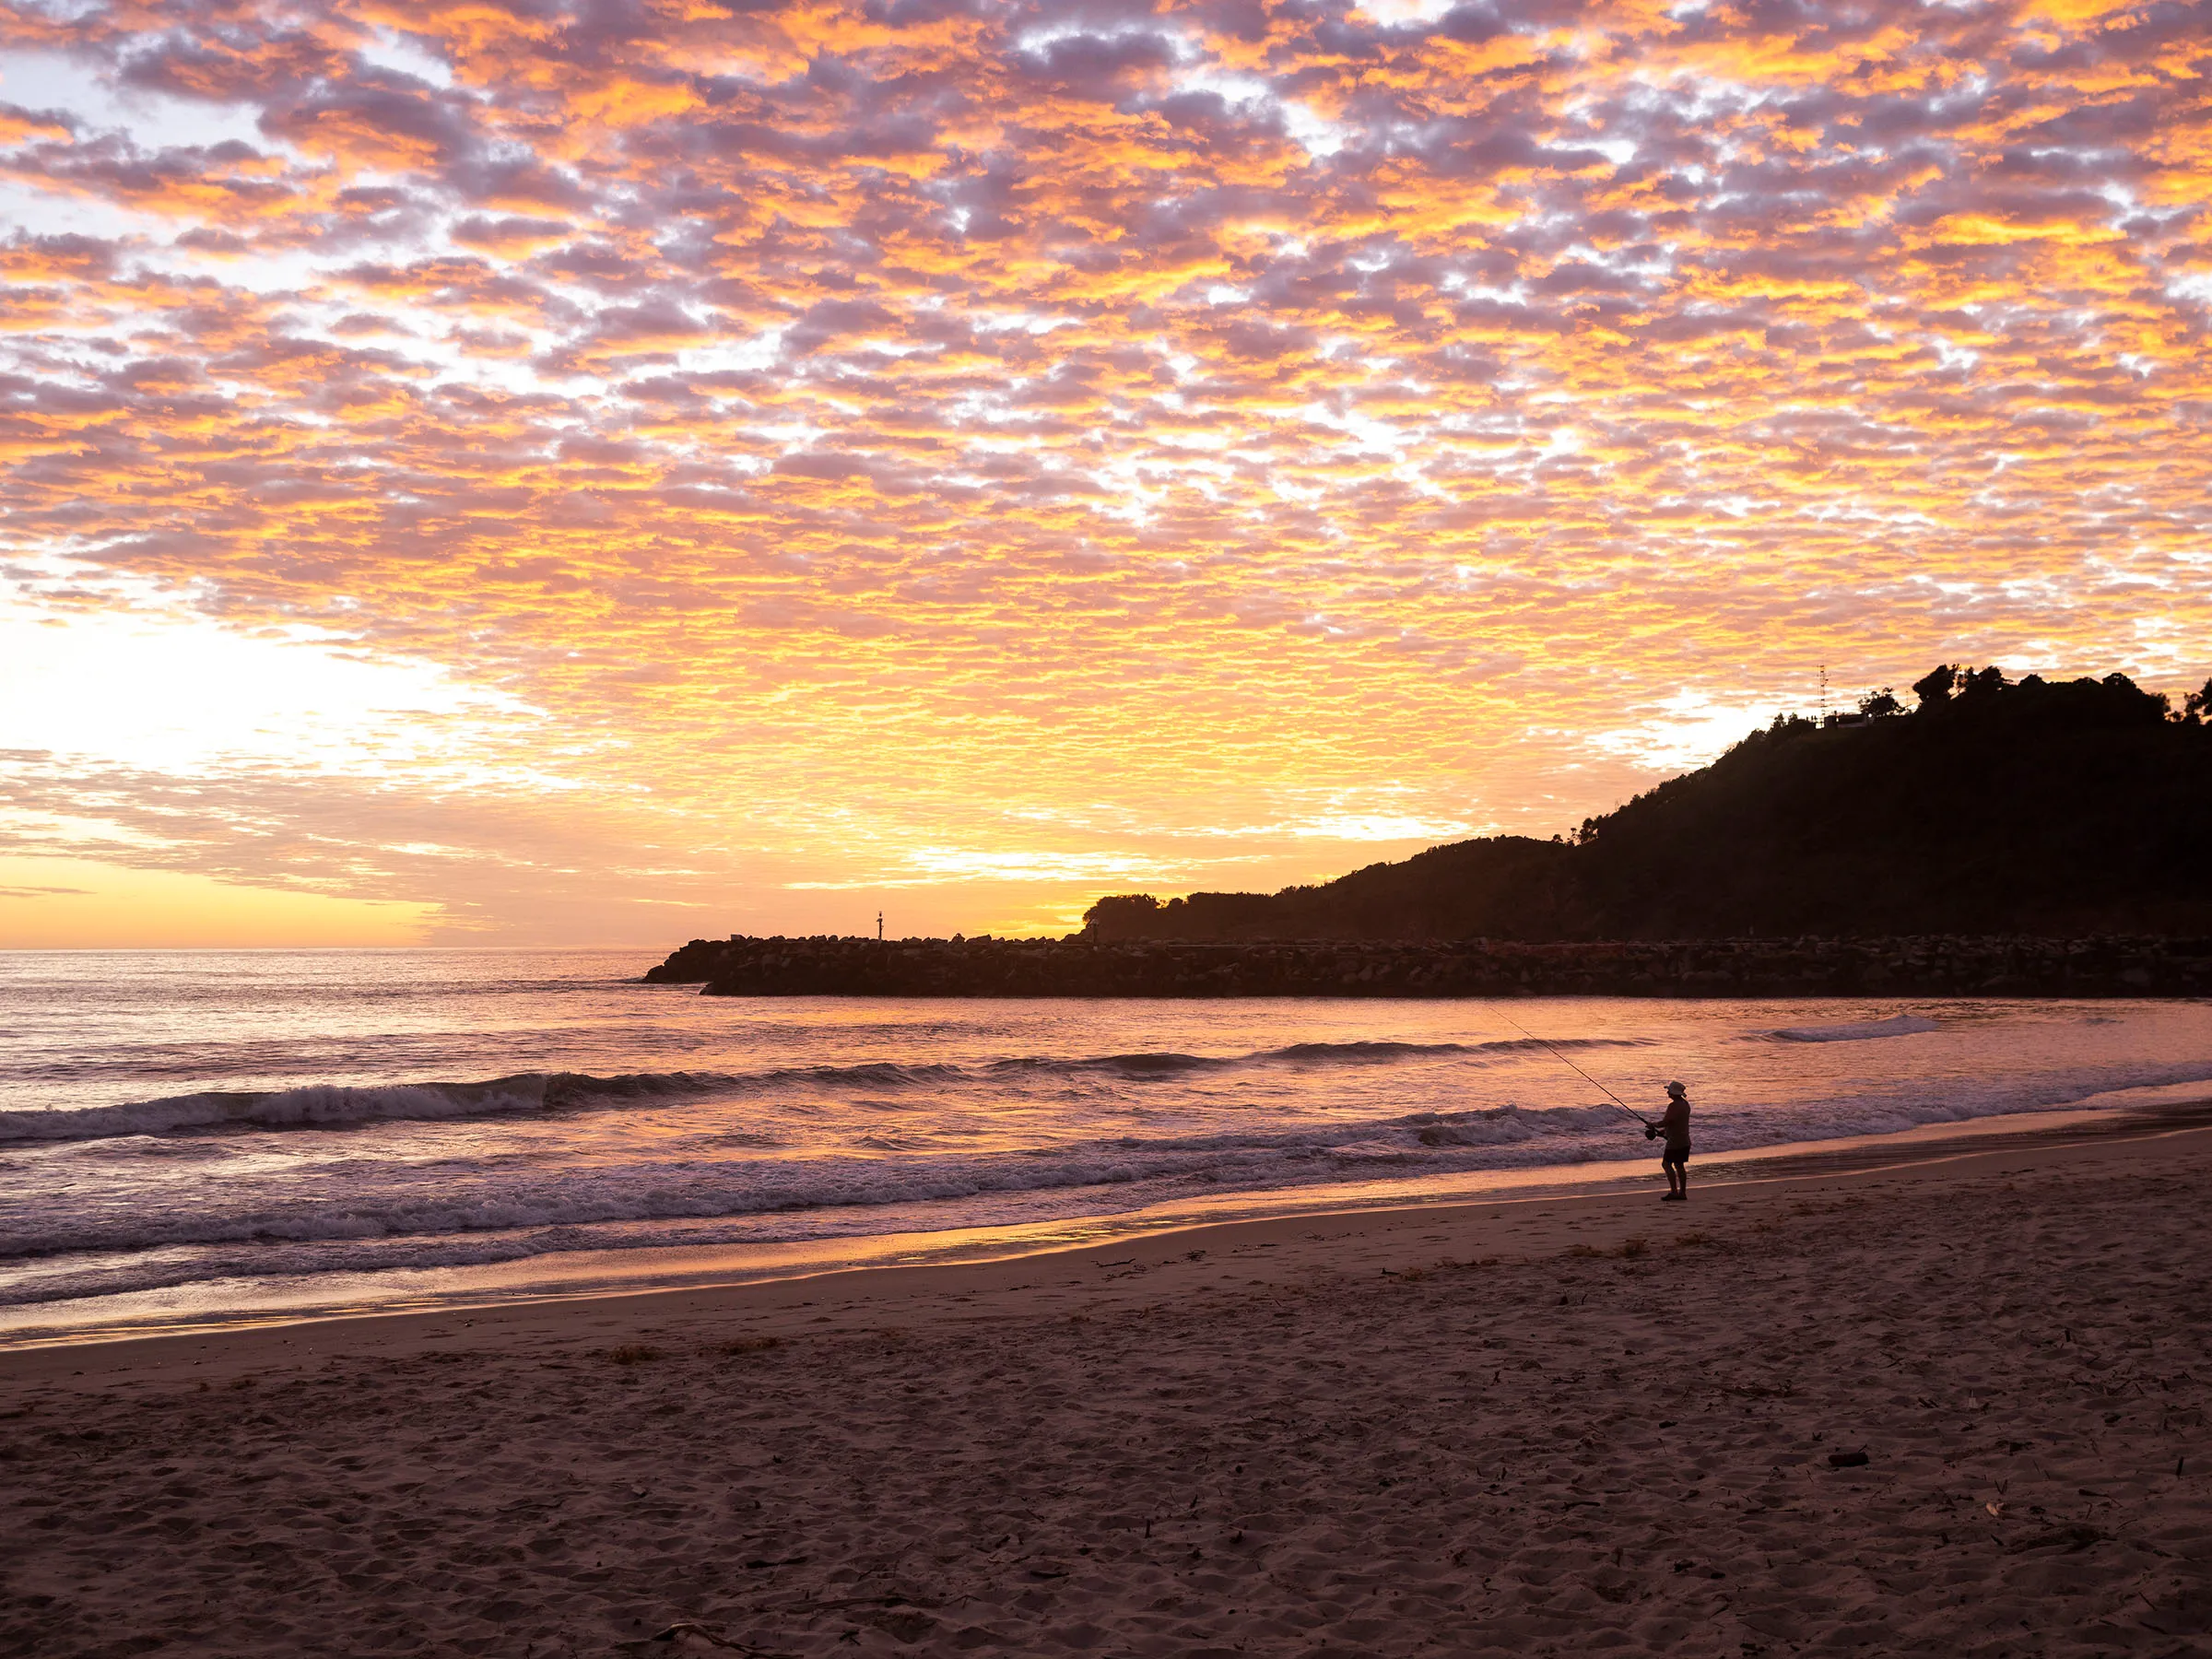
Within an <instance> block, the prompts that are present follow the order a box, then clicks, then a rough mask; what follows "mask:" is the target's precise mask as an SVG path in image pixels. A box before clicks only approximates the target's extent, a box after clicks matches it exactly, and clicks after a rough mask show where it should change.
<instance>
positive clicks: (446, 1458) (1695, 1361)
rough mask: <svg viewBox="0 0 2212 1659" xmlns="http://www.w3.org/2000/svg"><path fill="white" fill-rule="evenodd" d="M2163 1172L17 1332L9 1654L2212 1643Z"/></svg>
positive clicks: (1915, 1165) (1924, 1167)
mask: <svg viewBox="0 0 2212 1659" xmlns="http://www.w3.org/2000/svg"><path fill="white" fill-rule="evenodd" d="M1779 1167H1780V1166H1778V1168H1779ZM2208 1189H2212V1131H2206V1130H2205V1129H2202V1128H2185V1129H2169V1130H2166V1131H2164V1132H2161V1133H2155V1134H2153V1133H2140V1134H2136V1135H2103V1136H2090V1137H2088V1138H2078V1137H2068V1136H2065V1135H2055V1134H2054V1135H2048V1136H2045V1137H2042V1138H2041V1139H2032V1138H2031V1139H2030V1140H2027V1141H2023V1142H2019V1143H2016V1144H2007V1145H2005V1146H2001V1147H1971V1146H1967V1145H1964V1144H1962V1145H1961V1147H1959V1148H1958V1149H1957V1150H1956V1151H1955V1152H1954V1153H1952V1154H1950V1155H1947V1156H1934V1155H1926V1154H1924V1155H1922V1158H1921V1160H1920V1161H1916V1162H1911V1163H1903V1164H1899V1165H1895V1166H1891V1167H1881V1166H1878V1165H1877V1166H1874V1167H1863V1168H1855V1169H1818V1168H1816V1169H1809V1170H1796V1171H1789V1172H1786V1173H1783V1174H1779V1175H1778V1176H1777V1177H1776V1178H1773V1179H1768V1180H1748V1181H1739V1182H1730V1183H1715V1184H1711V1185H1701V1186H1699V1187H1698V1188H1696V1189H1695V1193H1694V1196H1693V1198H1692V1200H1691V1202H1690V1203H1689V1204H1688V1205H1667V1204H1660V1203H1657V1202H1655V1201H1654V1199H1653V1194H1651V1193H1650V1192H1641V1191H1640V1192H1636V1193H1634V1194H1626V1195H1624V1194H1618V1193H1613V1194H1599V1195H1594V1196H1580V1197H1575V1196H1569V1197H1560V1196H1549V1197H1539V1198H1532V1199H1528V1200H1524V1201H1519V1202H1512V1201H1502V1200H1501V1201H1498V1202H1482V1203H1475V1204H1467V1205H1460V1206H1426V1207H1420V1208H1407V1209H1397V1210H1376V1211H1370V1212H1363V1213H1353V1214H1333V1215H1328V1216H1325V1217H1306V1218H1296V1217H1294V1218H1283V1219H1276V1220H1268V1221H1255V1222H1243V1223H1238V1224H1233V1225H1226V1226H1220V1227H1214V1228H1200V1229H1194V1230H1189V1231H1185V1232H1180V1233H1175V1234H1168V1235H1159V1236H1153V1237H1148V1238H1145V1239H1141V1240H1136V1241H1131V1242H1129V1243H1127V1244H1124V1245H1122V1246H1119V1247H1115V1248H1112V1249H1111V1250H1088V1251H1081V1252H1075V1253H1060V1254H1054V1255H1042V1256H1032V1257H1026V1258H1018V1259H1015V1260H1010V1261H998V1262H991V1263H983V1264H978V1265H968V1266H938V1267H929V1268H920V1269H896V1268H885V1269H876V1270H870V1271H865V1272H857V1273H845V1274H834V1275H826V1276H820V1277H811V1278H804V1279H794V1280H787V1281H780V1282H773V1283H767V1284H754V1285H745V1286H732V1287H727V1288H711V1289H688V1290H680V1291H665V1292H660V1293H655V1294H643V1295H633V1296H618V1297H602V1298H590V1299H573V1300H548V1301H543V1302H535V1303H522V1304H512V1305H507V1306H501V1307H497V1308H485V1309H477V1310H473V1311H472V1310H447V1311H441V1312H427V1313H418V1314H399V1315H389V1316H383V1317H378V1318H359V1319H349V1320H335V1321H323V1322H312V1323H295V1324H270V1325H267V1326H264V1327H261V1328H256V1329H245V1330H234V1331H227V1332H221V1333H209V1334H201V1335H173V1336H166V1337H159V1338H148V1339H143V1340H138V1341H133V1342H110V1343H104V1344H96V1345H76V1346H55V1347H34V1348H23V1349H18V1350H16V1351H13V1352H9V1353H6V1354H4V1355H0V1458H4V1459H5V1460H6V1471H7V1475H6V1482H5V1486H6V1497H5V1498H4V1499H0V1505H5V1513H6V1520H5V1529H6V1537H7V1539H8V1546H9V1547H8V1549H7V1551H6V1566H5V1578H4V1581H0V1583H4V1586H5V1598H4V1600H0V1652H4V1653H24V1654H29V1653H38V1654H41V1655H47V1654H94V1653H180V1654H182V1653H206V1654H226V1655H256V1654H272V1655H274V1654H292V1653H385V1652H391V1653H398V1652H426V1653H500V1654H516V1655H533V1656H535V1655H564V1654H571V1653H573V1654H597V1653H618V1652H638V1653H686V1652H695V1653H730V1652H735V1653H756V1654H759V1653H793V1654H799V1653H809V1654H810V1653H848V1652H860V1653H931V1652H945V1653H957V1652H966V1651H976V1650H981V1651H985V1652H1007V1653H1063V1652H1066V1653H1100V1654H1119V1653H1133V1654H1155V1653H1158V1654H1170V1653H1176V1654H1182V1653H1237V1652H1242V1653H1283V1654H1322V1653H1347V1654H1349V1653H1418V1652H1451V1653H1485V1652H1499V1653H1507V1652H1511V1653H1549V1652H1558V1653H1582V1652H1585V1651H1590V1650H1594V1649H1605V1648H1615V1649H1619V1650H1623V1651H1628V1652H1644V1651H1665V1652H1669V1653H1716V1654H1718V1653H1725V1654H1729V1655H1742V1654H1759V1653H1800V1652H1816V1651H1828V1650H1837V1649H1857V1650H1860V1651H1865V1652H1870V1653H1947V1654H1949V1653H1975V1654H1983V1653H1986V1654H1992V1655H1994V1654H2004V1653H2020V1654H2026V1653H2038V1654H2042V1653H2085V1654H2086V1653H2150V1654H2181V1653H2202V1652H2204V1651H2206V1644H2207V1643H2208V1642H2212V1596H2208V1595H2207V1588H2206V1587H2207V1584H2208V1583H2212V1444H2208V1443H2207V1441H2208V1439H2212V1437H2208V1436H2207V1433H2206V1416H2205V1413H2206V1404H2207V1395H2208V1394H2212V1351H2208V1350H2212V1326H2208V1325H2207V1322H2206V1320H2205V1318H2204V1309H2203V1292H2204V1286H2205V1285H2206V1283H2207V1282H2208V1281H2212V1244H2207V1241H2206V1233H2205V1229H2204V1225H2203V1217H2204V1215H2205V1209H2206V1206H2205V1201H2206V1194H2207V1190H2208ZM1862 1456H1863V1460H1864V1461H1861V1458H1862ZM626 1644H635V1645H626Z"/></svg>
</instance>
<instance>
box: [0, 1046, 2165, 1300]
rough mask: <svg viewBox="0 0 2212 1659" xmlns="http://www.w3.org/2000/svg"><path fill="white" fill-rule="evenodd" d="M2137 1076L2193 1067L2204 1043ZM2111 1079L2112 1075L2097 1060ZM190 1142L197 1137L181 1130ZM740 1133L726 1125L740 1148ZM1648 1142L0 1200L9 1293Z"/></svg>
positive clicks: (1566, 1120)
mask: <svg viewBox="0 0 2212 1659" xmlns="http://www.w3.org/2000/svg"><path fill="white" fill-rule="evenodd" d="M2153 1069H2154V1070H2155V1071H2156V1072H2157V1073H2158V1074H2159V1075H2158V1076H2156V1077H2153V1076H2150V1075H2148V1074H2146V1075H2144V1076H2141V1077H2131V1078H2127V1079H2124V1081H2126V1082H2127V1083H2128V1084H2129V1085H2130V1086H2131V1087H2141V1086H2145V1085H2147V1084H2165V1085H2168V1086H2171V1087H2182V1086H2186V1085H2194V1084H2196V1083H2199V1082H2203V1081H2205V1080H2206V1079H2205V1078H2204V1068H2203V1065H2202V1064H2201V1063H2198V1064H2196V1065H2189V1066H2162V1067H2158V1068H2153ZM2122 1080H2123V1079H2114V1078H2107V1079H2104V1081H2107V1082H2118V1081H2122ZM2081 1098H2082V1097H2081V1093H2080V1090H2079V1088H2069V1087H2065V1086H2061V1085H2053V1087H2052V1088H2049V1089H2047V1090H2037V1091H2034V1092H2032V1093H2030V1095H2027V1096H2022V1095H2020V1094H2018V1093H2017V1092H2015V1091H2012V1090H2000V1091H1990V1092H1985V1093H1983V1095H1981V1096H1979V1097H1972V1096H1970V1097H1968V1098H1960V1097H1959V1095H1957V1094H1956V1093H1955V1092H1954V1091H1953V1090H1951V1089H1948V1088H1946V1089H1942V1090H1937V1091H1933V1092H1928V1093H1918V1094H1915V1095H1912V1096H1911V1097H1902V1098H1900V1097H1891V1098H1888V1099H1877V1098H1870V1097H1867V1096H1864V1095H1859V1096H1853V1097H1849V1098H1840V1099H1835V1100H1819V1101H1798V1102H1794V1103H1793V1107H1792V1109H1790V1110H1787V1111H1777V1110H1774V1109H1773V1108H1771V1107H1767V1106H1759V1105H1752V1104H1745V1105H1738V1106H1735V1107H1732V1108H1728V1109H1724V1110H1721V1111H1717V1112H1716V1111H1712V1110H1711V1109H1708V1111H1707V1112H1705V1114H1704V1115H1703V1117H1702V1119H1701V1121H1700V1125H1699V1142H1700V1149H1701V1150H1703V1151H1706V1152H1715V1151H1724V1150H1729V1149H1734V1148H1748V1147H1761V1146H1771V1145H1776V1144H1781V1143H1787V1142H1794V1141H1806V1140H1826V1139H1834V1138H1841V1137H1844V1136H1851V1135H1874V1134H1882V1133H1886V1132H1889V1131H1894V1130H1899V1129H1906V1128H1911V1127H1913V1126H1915V1125H1919V1124H1932V1123H1939V1122H1959V1121H1963V1120H1966V1119H1971V1118H1973V1117H1977V1116H1982V1115H1984V1114H1986V1113H1989V1112H2022V1111H2029V1112H2032V1111H2039V1110H2045V1111H2047V1110H2054V1109H2063V1108H2065V1107H2066V1106H2070V1105H2074V1104H2077V1103H2078V1102H2079V1101H2080V1100H2081ZM175 1144H178V1145H189V1144H190V1143H189V1142H181V1143H175ZM733 1150H735V1148H733ZM1650 1157H1651V1149H1650V1147H1648V1146H1647V1145H1646V1144H1645V1142H1644V1139H1643V1137H1642V1136H1641V1135H1639V1134H1637V1133H1635V1131H1634V1127H1633V1125H1630V1124H1625V1123H1624V1122H1623V1121H1622V1120H1621V1118H1620V1115H1619V1113H1618V1110H1617V1109H1615V1108H1613V1107H1611V1106H1609V1105H1589V1106H1568V1107H1552V1108H1542V1109H1532V1108H1520V1107H1515V1106H1510V1105H1509V1106H1500V1107H1496V1108H1491V1109H1485V1110H1474V1111H1465V1112H1412V1113H1407V1114H1404V1115H1399V1116H1393V1117H1386V1118H1379V1119H1378V1118H1368V1119H1347V1120H1339V1121H1335V1122H1330V1123H1324V1124H1312V1123H1309V1124H1305V1125H1303V1126H1298V1127H1289V1126H1286V1127H1283V1128H1279V1129H1266V1128H1259V1127H1253V1128H1247V1129H1242V1130H1235V1131H1223V1132H1220V1133H1216V1134H1206V1135H1161V1136H1157V1137H1149V1138H1147V1137H1137V1136H1128V1137H1123V1138H1118V1139H1112V1140H1087V1141H1080V1142H1072V1143H1064V1144H1061V1145H1058V1146H1041V1147H1029V1148H1026V1149H1020V1150H1005V1151H994V1152H988V1153H960V1152H944V1151H935V1152H927V1153H923V1154H920V1155H914V1156H907V1157H898V1156H892V1157H885V1156H882V1155H880V1154H877V1155H876V1156H855V1155H853V1152H851V1151H847V1152H843V1153H834V1154H829V1155H824V1156H817V1157H812V1158H790V1157H768V1158H763V1157H752V1158H747V1157H744V1156H733V1157H729V1158H726V1159H714V1158H701V1157H691V1158H687V1159H666V1158H663V1159H652V1160H649V1161H641V1162H633V1163H626V1164H618V1165H606V1164H583V1165H576V1166H566V1167H541V1166H537V1165H535V1164H532V1163H530V1162H528V1161H527V1160H512V1159H490V1160H487V1161H485V1162H481V1163H477V1164H473V1165H472V1164H470V1163H467V1162H465V1161H462V1160H458V1159H454V1160H441V1161H439V1162H435V1163H423V1164H417V1163H397V1162H394V1163H379V1162H374V1161H371V1160H366V1159H363V1160H348V1161H347V1162H345V1163H343V1164H339V1165H334V1166H330V1170H331V1172H332V1173H333V1174H334V1175H337V1174H340V1173H341V1172H342V1179H341V1180H337V1181H332V1182H317V1183H314V1184H313V1186H312V1190H310V1189H308V1188H304V1187H302V1186H301V1185H300V1184H299V1183H298V1180H297V1176H296V1174H294V1173H292V1172H290V1171H285V1172H279V1173H269V1172H267V1171H265V1170H264V1171H248V1172H246V1173H243V1174H236V1173H231V1172H229V1171H216V1172H211V1173H210V1174H209V1175H208V1176H207V1177H206V1179H204V1180H196V1181H189V1182H162V1183H155V1184H151V1185H144V1186H138V1187H135V1188H134V1189H133V1190H132V1192H131V1197H130V1202H128V1203H118V1202H115V1201H114V1198H115V1194H114V1193H113V1192H102V1191H100V1190H98V1187H97V1182H95V1183H94V1184H93V1185H92V1186H90V1187H87V1188H85V1189H84V1190H76V1189H71V1190H66V1191H57V1192H54V1193H53V1194H50V1196H49V1198H48V1200H47V1202H45V1203H42V1204H41V1206H36V1207H35V1208H34V1206H29V1205H19V1206H7V1207H5V1208H0V1262H4V1263H5V1271H4V1272H0V1305H20V1304H28V1303H36V1302H45V1301H54V1300H70V1299H76V1298H82V1297H90V1296H100V1295H108V1294H113V1293H116V1292H120V1291H125V1290H134V1289H151V1288H160V1287H162V1286H169V1285H180V1284H189V1283H201V1282H205V1281H207V1280H210V1279H221V1278H247V1279H251V1278H256V1277H271V1276H297V1275H312V1274H325V1273H371V1272H379V1271H383V1270H387V1269H400V1268H435V1267H441V1266H459V1265H470V1264H481V1263H491V1262H500V1261H509V1260H515V1259H519V1258H523V1257H529V1256H540V1255H548V1254H555V1253H573V1252H598V1251H610V1250H626V1249H643V1248H652V1249H669V1248H674V1247H678V1246H685V1245H712V1244H730V1243H776V1242H790V1241H803V1240H818V1239H828V1238H836V1237H848V1236H853V1235H860V1234H877V1233H883V1232H901V1231H923V1232H928V1231H935V1230H944V1229H947V1228H975V1227H990V1226H996V1225H1006V1224H1013V1223H1018V1222H1022V1221H1029V1220H1039V1219H1060V1218H1077V1217H1084V1216H1097V1215H1107V1214H1114V1213H1120V1212H1125V1211H1129V1210H1134V1209H1138V1208H1142V1207H1144V1206H1147V1205H1150V1204H1155V1203H1159V1202H1163V1201H1166V1200H1171V1199H1177V1198H1187V1197H1189V1196H1191V1195H1193V1194H1198V1193H1206V1194H1235V1193H1264V1192H1267V1191H1272V1190H1277V1189H1282V1188H1288V1187H1323V1186H1328V1185H1333V1184H1339V1183H1344V1182H1363V1181H1374V1180H1376V1179H1379V1178H1383V1177H1391V1178H1406V1177H1415V1178H1429V1177H1437V1176H1451V1175H1454V1174H1458V1173H1462V1172H1468V1171H1483V1170H1507V1169H1544V1168H1549V1169H1557V1170H1559V1171H1561V1172H1562V1173H1564V1171H1566V1170H1567V1169H1569V1168H1572V1167H1575V1166H1585V1167H1586V1166H1589V1165H1592V1164H1600V1165H1606V1164H1621V1163H1626V1162H1643V1161H1645V1160H1647V1159H1649V1158H1650Z"/></svg>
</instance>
